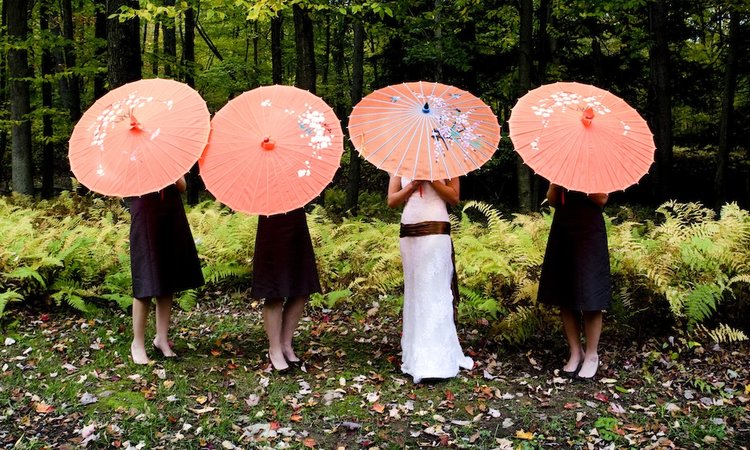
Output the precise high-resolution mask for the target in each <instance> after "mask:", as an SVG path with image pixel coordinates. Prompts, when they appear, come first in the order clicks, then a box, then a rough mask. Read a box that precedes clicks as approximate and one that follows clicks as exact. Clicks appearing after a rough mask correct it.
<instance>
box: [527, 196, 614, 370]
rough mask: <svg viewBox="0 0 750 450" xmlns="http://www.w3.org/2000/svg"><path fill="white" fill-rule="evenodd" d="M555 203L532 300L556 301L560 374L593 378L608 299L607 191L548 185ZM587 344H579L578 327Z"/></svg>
mask: <svg viewBox="0 0 750 450" xmlns="http://www.w3.org/2000/svg"><path fill="white" fill-rule="evenodd" d="M547 199H548V200H549V203H550V205H551V206H553V207H554V208H555V213H554V216H553V219H552V226H551V228H550V233H549V239H548V241H547V250H546V252H545V254H544V262H543V264H542V275H541V278H540V280H539V293H538V296H537V299H538V301H539V302H541V303H545V304H547V305H553V306H558V307H559V308H560V316H561V319H562V323H563V331H564V333H565V339H566V340H567V343H568V346H569V348H570V355H569V356H568V361H567V362H566V363H565V365H564V366H563V368H562V374H563V375H565V376H568V377H572V378H578V379H592V378H593V377H594V375H596V372H597V370H598V368H599V337H600V336H601V332H602V310H605V309H608V308H609V307H610V304H611V301H612V280H611V275H610V268H609V250H608V249H607V230H606V228H605V225H604V217H603V215H602V208H603V207H604V204H605V203H607V199H608V196H607V194H588V195H587V194H584V193H582V192H576V191H568V190H566V189H564V188H562V187H561V186H558V185H555V184H550V186H549V189H548V191H547ZM581 319H583V320H582V322H583V334H584V336H585V338H586V348H585V349H584V348H583V347H582V346H581V329H580V325H579V323H580V322H581Z"/></svg>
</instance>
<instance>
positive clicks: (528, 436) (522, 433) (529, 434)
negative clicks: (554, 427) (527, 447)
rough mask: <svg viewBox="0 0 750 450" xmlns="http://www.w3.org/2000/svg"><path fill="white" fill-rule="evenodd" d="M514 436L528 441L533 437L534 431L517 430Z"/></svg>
mask: <svg viewBox="0 0 750 450" xmlns="http://www.w3.org/2000/svg"><path fill="white" fill-rule="evenodd" d="M516 437H517V438H518V439H525V440H527V441H530V440H532V439H534V433H532V432H530V431H524V430H518V431H516Z"/></svg>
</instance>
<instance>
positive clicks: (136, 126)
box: [130, 108, 141, 130]
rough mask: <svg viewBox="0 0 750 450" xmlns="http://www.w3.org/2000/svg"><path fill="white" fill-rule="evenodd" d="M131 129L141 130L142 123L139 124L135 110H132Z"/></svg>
mask: <svg viewBox="0 0 750 450" xmlns="http://www.w3.org/2000/svg"><path fill="white" fill-rule="evenodd" d="M130 129H131V130H140V129H141V123H140V122H138V119H136V118H135V114H133V108H130Z"/></svg>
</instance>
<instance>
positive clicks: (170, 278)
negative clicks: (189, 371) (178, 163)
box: [126, 177, 203, 364]
mask: <svg viewBox="0 0 750 450" xmlns="http://www.w3.org/2000/svg"><path fill="white" fill-rule="evenodd" d="M185 187H186V184H185V178H184V177H180V179H179V180H177V181H176V182H175V184H173V185H170V186H167V187H166V188H164V189H162V190H161V191H159V192H152V193H150V194H146V195H143V196H140V197H130V198H128V199H126V200H127V202H128V205H129V209H130V217H131V220H130V271H131V274H132V276H133V297H134V299H133V342H132V343H131V344H130V355H131V357H132V358H133V362H134V363H136V364H148V363H149V359H148V356H147V355H146V345H145V330H146V322H147V321H148V315H149V312H150V309H151V298H153V297H156V337H155V338H154V340H153V341H152V345H153V347H154V349H156V350H158V351H160V352H161V353H162V354H163V355H164V356H165V357H168V358H171V357H174V356H176V354H175V353H174V351H173V350H172V348H171V346H170V341H169V322H170V318H171V314H172V299H173V295H174V293H175V292H178V291H184V290H187V289H194V288H197V287H199V286H201V285H203V273H202V272H201V266H200V261H199V260H198V252H197V251H196V249H195V242H194V241H193V235H192V233H191V232H190V226H189V225H188V221H187V217H186V216H185V209H184V207H183V206H182V198H181V196H180V192H184V191H185Z"/></svg>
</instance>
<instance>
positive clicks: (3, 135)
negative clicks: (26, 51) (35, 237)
mask: <svg viewBox="0 0 750 450" xmlns="http://www.w3.org/2000/svg"><path fill="white" fill-rule="evenodd" d="M7 9H8V2H2V7H0V26H1V27H2V29H3V30H5V29H6V26H7V24H8V15H7ZM5 56H6V52H0V108H3V109H5V110H7V109H9V108H8V105H7V102H8V90H7V81H8V80H7V74H8V67H7V63H8V61H7V59H6V58H5ZM7 147H8V132H7V131H6V130H5V129H4V128H3V129H2V130H0V183H2V185H3V186H4V185H5V177H4V174H3V170H2V168H3V167H5V163H4V160H5V152H6V150H7Z"/></svg>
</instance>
